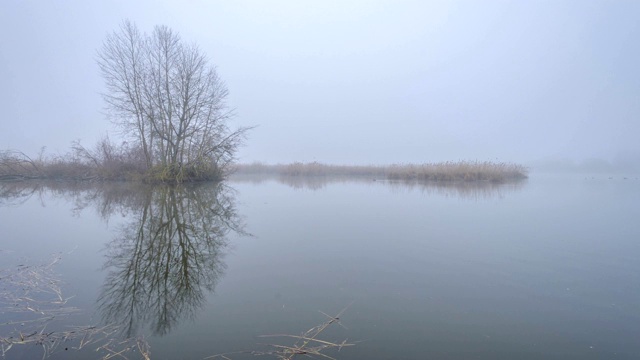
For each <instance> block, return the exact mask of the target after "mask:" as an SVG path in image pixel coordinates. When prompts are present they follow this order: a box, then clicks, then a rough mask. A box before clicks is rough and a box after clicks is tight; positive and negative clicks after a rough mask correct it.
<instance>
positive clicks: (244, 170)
mask: <svg viewBox="0 0 640 360" xmlns="http://www.w3.org/2000/svg"><path fill="white" fill-rule="evenodd" d="M234 170H235V171H236V173H238V174H277V175H280V176H287V177H302V176H307V177H321V176H332V177H350V178H370V179H385V180H402V181H465V182H468V181H491V182H503V181H509V180H519V179H524V178H526V177H527V174H528V170H527V168H526V167H524V166H522V165H519V164H514V163H496V162H490V161H484V162H480V161H457V162H452V161H448V162H442V163H425V164H394V165H388V166H380V165H369V166H362V165H328V164H322V163H317V162H311V163H301V162H295V163H292V164H278V165H268V164H262V163H253V164H239V165H236V166H235V168H234Z"/></svg>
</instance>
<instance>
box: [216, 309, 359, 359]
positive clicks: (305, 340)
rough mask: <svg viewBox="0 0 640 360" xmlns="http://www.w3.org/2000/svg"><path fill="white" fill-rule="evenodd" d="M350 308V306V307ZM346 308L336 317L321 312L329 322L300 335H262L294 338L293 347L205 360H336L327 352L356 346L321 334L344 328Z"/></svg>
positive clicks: (279, 347) (217, 356) (274, 346)
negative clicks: (246, 359)
mask: <svg viewBox="0 0 640 360" xmlns="http://www.w3.org/2000/svg"><path fill="white" fill-rule="evenodd" d="M349 306H350V305H349ZM349 306H347V307H345V308H344V309H342V310H341V311H340V312H339V313H338V314H336V315H335V316H330V315H327V314H325V313H324V312H322V311H320V313H321V314H323V315H324V316H326V317H327V320H325V321H324V322H322V323H321V324H319V325H316V326H314V327H312V328H311V329H309V330H307V331H305V332H303V333H302V334H300V335H289V334H273V335H261V336H260V337H261V338H293V339H296V341H295V342H294V343H293V344H292V345H281V344H274V343H271V344H262V345H266V346H267V347H269V348H270V349H269V350H264V351H258V350H252V351H237V352H232V353H224V354H217V355H213V356H209V357H207V358H205V359H224V360H231V359H232V358H231V357H230V356H232V355H238V354H250V355H255V356H271V357H275V358H277V359H281V360H291V359H294V358H295V357H296V356H304V357H309V358H324V359H330V360H335V358H334V357H332V356H330V355H327V354H326V353H325V352H326V351H327V350H331V349H335V350H337V351H340V350H342V348H344V347H349V346H354V345H355V344H354V343H349V342H347V340H346V339H345V340H343V341H341V342H331V341H327V340H323V339H320V338H319V336H320V334H321V333H322V332H323V331H324V330H326V329H327V328H328V327H329V326H331V325H334V324H337V325H340V326H342V327H344V326H343V325H342V323H340V316H342V314H343V313H344V312H345V311H346V310H347V308H348V307H349Z"/></svg>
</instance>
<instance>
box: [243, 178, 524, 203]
mask: <svg viewBox="0 0 640 360" xmlns="http://www.w3.org/2000/svg"><path fill="white" fill-rule="evenodd" d="M231 180H232V181H234V182H248V183H253V184H260V183H263V182H266V181H277V182H279V183H281V184H284V185H287V186H290V187H292V188H294V189H300V190H321V189H324V188H325V187H326V186H328V185H330V184H333V183H350V182H357V183H358V184H361V185H370V186H389V187H390V188H391V189H393V190H394V191H414V190H415V191H420V192H421V193H425V194H429V195H432V194H433V195H441V196H447V197H458V198H464V199H479V198H492V197H502V196H503V195H504V194H505V193H508V192H514V191H518V190H520V189H521V188H522V187H523V186H524V185H525V184H526V183H527V179H522V180H514V181H508V182H490V181H472V182H469V181H414V180H406V181H405V180H384V179H382V180H380V179H373V178H364V177H344V176H342V177H341V176H284V175H269V174H266V175H265V174H258V175H254V174H234V175H233V177H232V178H231Z"/></svg>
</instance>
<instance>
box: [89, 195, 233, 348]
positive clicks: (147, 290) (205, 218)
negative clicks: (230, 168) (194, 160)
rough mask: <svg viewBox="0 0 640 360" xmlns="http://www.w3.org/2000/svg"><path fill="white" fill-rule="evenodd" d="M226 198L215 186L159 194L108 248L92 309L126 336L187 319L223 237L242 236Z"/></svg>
mask: <svg viewBox="0 0 640 360" xmlns="http://www.w3.org/2000/svg"><path fill="white" fill-rule="evenodd" d="M232 195H233V194H232V190H231V189H230V188H228V187H226V186H225V185H223V184H217V185H216V186H214V187H211V186H206V187H204V186H196V187H162V188H155V189H153V191H147V192H145V193H144V195H143V196H144V201H143V205H142V206H141V208H140V209H139V211H138V212H137V214H136V215H135V216H134V219H133V220H132V221H131V222H129V223H128V224H127V225H125V226H123V227H122V229H121V232H120V234H119V236H117V237H116V238H115V239H114V240H113V241H112V243H111V244H110V245H109V246H108V249H109V256H108V257H109V260H108V261H107V264H106V268H107V269H108V270H109V271H108V274H107V278H106V280H105V284H104V286H103V289H102V292H101V295H100V300H99V303H100V304H99V305H100V309H101V310H102V313H103V316H104V318H105V320H106V321H107V322H108V323H119V324H121V325H122V326H123V331H125V333H126V335H127V336H132V335H133V334H135V332H136V330H137V328H138V327H139V326H140V325H141V324H149V326H150V327H151V329H152V331H153V332H154V333H155V334H158V335H163V334H166V333H167V332H169V331H170V330H171V328H172V327H173V326H174V325H175V324H176V323H177V322H178V321H179V320H180V319H183V318H189V317H193V315H194V313H195V311H196V310H197V309H199V308H200V307H201V306H202V304H203V301H204V298H205V295H206V292H210V291H213V290H214V288H215V285H216V283H217V281H218V279H219V278H220V276H221V274H222V272H223V270H224V264H223V262H222V260H221V258H222V255H223V249H224V248H225V245H226V236H227V234H228V233H229V231H235V232H240V233H242V232H243V230H242V224H241V222H240V220H239V217H238V215H237V214H236V211H235V207H234V201H233V196H232Z"/></svg>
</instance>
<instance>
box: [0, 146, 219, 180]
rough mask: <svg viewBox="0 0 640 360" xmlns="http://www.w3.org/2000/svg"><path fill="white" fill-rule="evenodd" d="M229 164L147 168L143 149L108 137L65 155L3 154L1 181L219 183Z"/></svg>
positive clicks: (73, 148) (203, 162)
mask: <svg viewBox="0 0 640 360" xmlns="http://www.w3.org/2000/svg"><path fill="white" fill-rule="evenodd" d="M226 170H227V168H226V165H225V164H219V163H217V162H215V161H214V160H213V159H209V160H201V161H192V162H189V163H186V164H155V165H153V166H148V165H147V163H146V162H145V159H144V155H143V154H142V153H141V151H140V149H138V148H135V147H130V146H127V145H126V144H123V145H115V144H113V143H112V142H111V141H110V140H109V139H108V138H105V139H103V140H101V141H100V142H98V143H97V144H96V146H95V147H94V148H92V149H88V148H85V147H84V146H82V145H81V144H80V142H78V141H76V142H73V143H72V146H71V150H70V151H69V152H67V153H65V154H59V155H45V153H44V149H43V150H42V151H41V152H40V154H39V155H38V156H37V157H36V158H32V157H29V156H28V155H26V154H24V153H22V152H20V151H15V150H4V151H0V181H19V180H67V181H138V182H145V183H174V184H177V183H186V182H195V181H218V180H222V179H223V178H224V176H225V174H226Z"/></svg>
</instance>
